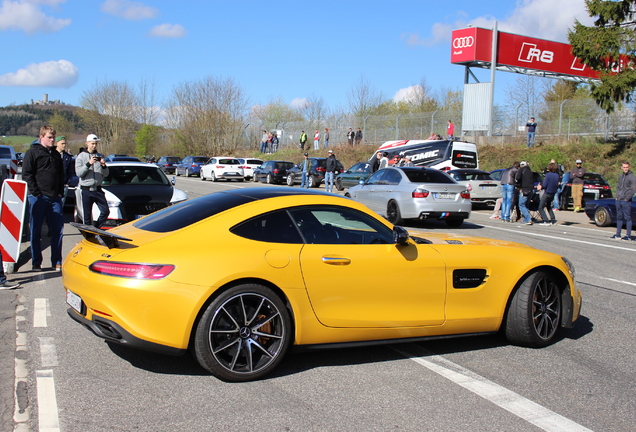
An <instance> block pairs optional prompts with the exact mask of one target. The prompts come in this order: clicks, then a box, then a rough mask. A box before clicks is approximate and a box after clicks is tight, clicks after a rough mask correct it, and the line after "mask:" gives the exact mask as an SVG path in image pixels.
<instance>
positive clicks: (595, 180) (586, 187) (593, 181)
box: [559, 172, 613, 210]
mask: <svg viewBox="0 0 636 432" xmlns="http://www.w3.org/2000/svg"><path fill="white" fill-rule="evenodd" d="M566 174H569V173H566ZM566 174H564V175H563V177H564V180H563V181H564V183H563V190H562V191H561V196H560V197H559V204H560V208H561V210H567V208H568V207H569V206H571V205H573V204H572V181H571V180H570V176H569V175H568V176H567V177H566ZM612 197H613V195H612V187H611V186H610V185H609V183H607V181H606V180H605V179H604V178H603V176H602V175H600V174H597V173H591V172H588V173H585V174H583V203H582V204H583V207H582V208H585V201H592V200H597V199H603V198H612Z"/></svg>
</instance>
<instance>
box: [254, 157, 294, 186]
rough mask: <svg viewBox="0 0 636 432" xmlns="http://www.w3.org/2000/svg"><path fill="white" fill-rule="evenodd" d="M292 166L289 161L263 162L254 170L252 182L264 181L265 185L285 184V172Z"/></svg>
mask: <svg viewBox="0 0 636 432" xmlns="http://www.w3.org/2000/svg"><path fill="white" fill-rule="evenodd" d="M293 166H294V163H293V162H289V161H280V160H270V161H265V162H263V164H262V165H261V166H259V167H258V168H254V176H253V180H254V181H255V182H258V181H264V182H265V183H267V184H280V183H285V182H286V181H287V171H288V170H290V169H291V168H293Z"/></svg>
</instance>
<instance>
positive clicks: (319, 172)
mask: <svg viewBox="0 0 636 432" xmlns="http://www.w3.org/2000/svg"><path fill="white" fill-rule="evenodd" d="M309 160H310V161H311V170H310V172H309V187H312V188H314V187H319V186H320V183H322V182H323V181H324V180H325V173H326V172H327V170H326V168H325V166H326V163H327V158H318V157H310V158H309ZM302 162H303V161H301V162H300V163H299V164H298V165H294V167H293V168H291V169H290V170H288V171H287V185H288V186H293V185H295V184H301V183H302V180H303V170H302V169H301V168H300V165H301V163H302Z"/></svg>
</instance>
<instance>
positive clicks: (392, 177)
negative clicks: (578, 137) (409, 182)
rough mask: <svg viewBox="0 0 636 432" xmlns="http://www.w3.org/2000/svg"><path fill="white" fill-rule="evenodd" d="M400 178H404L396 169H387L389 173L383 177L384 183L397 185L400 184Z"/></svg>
mask: <svg viewBox="0 0 636 432" xmlns="http://www.w3.org/2000/svg"><path fill="white" fill-rule="evenodd" d="M400 180H402V176H401V175H400V173H399V172H397V171H395V170H387V173H386V174H385V176H384V177H383V178H382V181H383V182H384V184H387V185H397V184H400Z"/></svg>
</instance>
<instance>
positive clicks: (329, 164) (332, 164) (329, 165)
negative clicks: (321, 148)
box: [325, 150, 342, 192]
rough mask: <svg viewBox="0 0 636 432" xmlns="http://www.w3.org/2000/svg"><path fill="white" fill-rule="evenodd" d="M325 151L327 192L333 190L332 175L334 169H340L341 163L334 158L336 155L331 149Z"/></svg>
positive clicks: (333, 174) (334, 172)
mask: <svg viewBox="0 0 636 432" xmlns="http://www.w3.org/2000/svg"><path fill="white" fill-rule="evenodd" d="M327 153H328V156H327V161H326V162H325V190H326V191H327V192H333V182H334V177H335V175H336V171H339V170H340V167H341V166H342V164H341V163H340V161H339V160H338V159H336V155H335V154H333V150H329V151H328V152H327Z"/></svg>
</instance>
